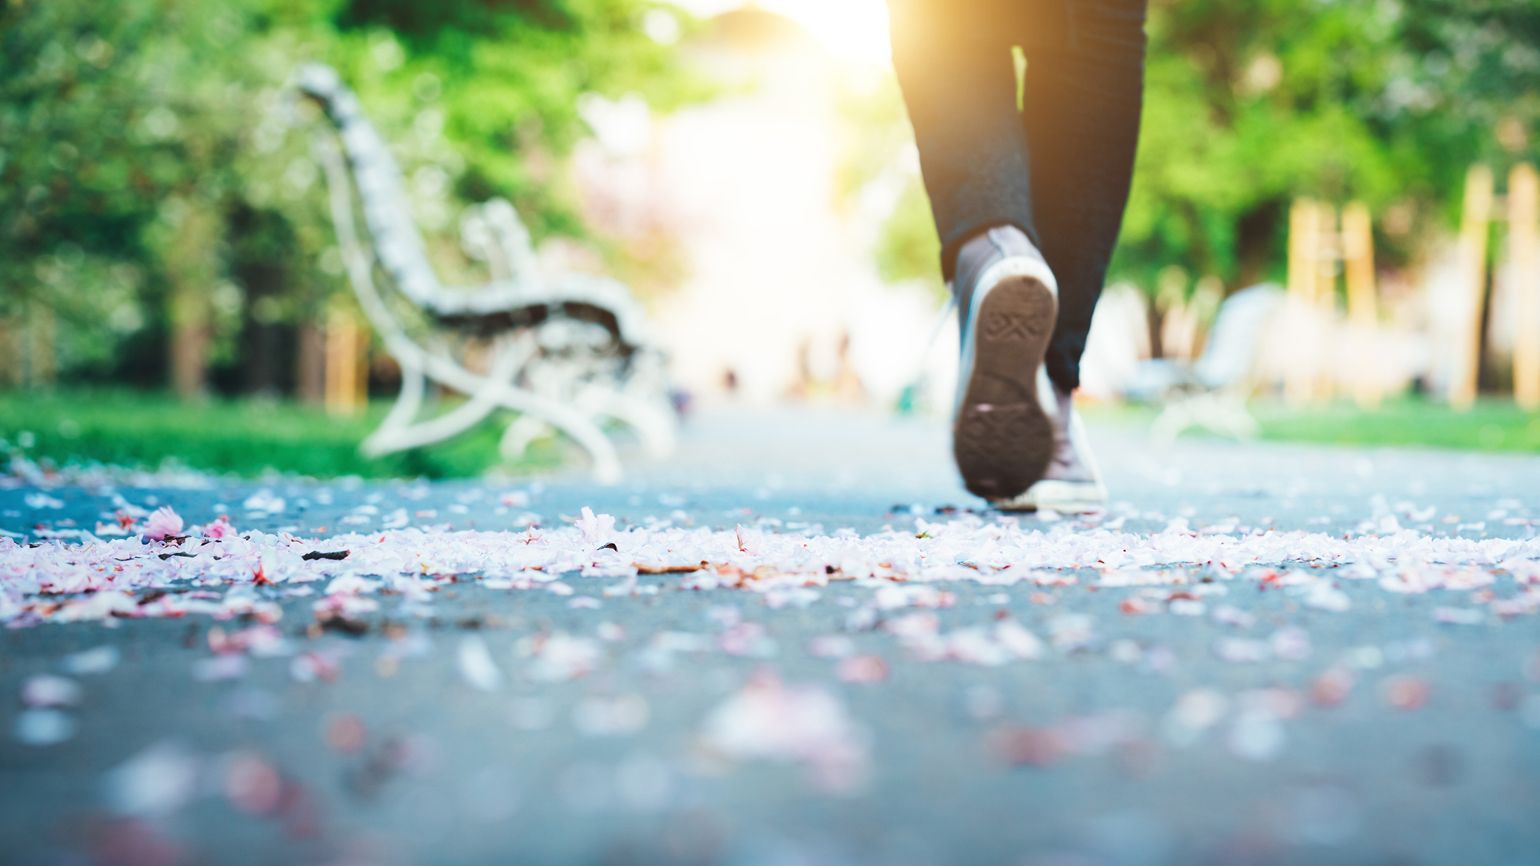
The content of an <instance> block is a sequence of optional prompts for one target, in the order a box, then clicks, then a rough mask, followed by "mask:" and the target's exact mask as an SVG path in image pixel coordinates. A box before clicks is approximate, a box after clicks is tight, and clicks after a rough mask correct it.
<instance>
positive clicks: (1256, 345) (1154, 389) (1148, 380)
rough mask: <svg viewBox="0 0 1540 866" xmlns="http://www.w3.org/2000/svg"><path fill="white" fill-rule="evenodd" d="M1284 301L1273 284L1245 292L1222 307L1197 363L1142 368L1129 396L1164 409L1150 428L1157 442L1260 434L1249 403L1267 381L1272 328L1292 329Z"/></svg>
mask: <svg viewBox="0 0 1540 866" xmlns="http://www.w3.org/2000/svg"><path fill="white" fill-rule="evenodd" d="M1285 300H1286V297H1285V293H1284V291H1283V289H1282V288H1280V287H1278V286H1276V285H1272V284H1270V283H1263V284H1261V285H1256V286H1251V287H1250V288H1246V289H1242V290H1240V291H1238V292H1236V293H1235V294H1233V295H1231V296H1230V297H1228V298H1226V299H1225V300H1224V302H1223V303H1222V304H1220V305H1219V312H1218V313H1217V314H1216V315H1215V316H1214V324H1213V326H1212V327H1211V328H1210V329H1209V332H1208V339H1207V340H1206V341H1205V343H1204V346H1203V352H1202V354H1200V355H1199V356H1198V358H1197V359H1196V360H1194V361H1192V362H1191V363H1183V362H1173V361H1169V360H1164V359H1162V360H1154V361H1146V362H1145V363H1144V364H1143V365H1142V366H1141V369H1140V370H1139V372H1138V374H1137V375H1136V376H1135V378H1134V382H1133V383H1132V384H1131V385H1130V386H1129V387H1128V388H1127V389H1126V391H1125V393H1126V395H1127V396H1128V397H1130V398H1132V399H1135V400H1140V401H1150V402H1158V403H1160V404H1162V408H1161V412H1160V415H1159V416H1157V417H1156V419H1155V421H1154V422H1153V424H1152V425H1151V430H1150V432H1151V435H1152V436H1153V437H1154V438H1156V439H1158V440H1165V441H1169V440H1172V439H1175V438H1176V437H1177V436H1180V435H1181V434H1182V432H1183V431H1185V430H1187V429H1189V428H1192V427H1200V428H1204V429H1207V430H1210V431H1213V432H1215V433H1220V434H1223V435H1228V436H1234V437H1236V438H1242V439H1244V438H1250V437H1252V436H1255V435H1256V433H1257V422H1256V419H1255V418H1253V417H1252V415H1251V412H1250V411H1249V410H1248V409H1247V406H1246V404H1247V403H1248V402H1249V400H1250V398H1251V395H1252V392H1253V391H1254V390H1256V388H1257V385H1258V382H1259V379H1261V378H1262V377H1261V375H1260V373H1261V371H1262V367H1263V362H1264V355H1265V352H1266V348H1267V347H1266V343H1267V342H1268V339H1267V338H1268V334H1267V331H1268V328H1269V327H1272V328H1283V329H1287V328H1288V327H1289V323H1288V322H1287V321H1285V316H1284V315H1283V314H1284V312H1285Z"/></svg>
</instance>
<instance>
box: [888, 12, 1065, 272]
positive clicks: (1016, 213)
mask: <svg viewBox="0 0 1540 866" xmlns="http://www.w3.org/2000/svg"><path fill="white" fill-rule="evenodd" d="M1055 2H1058V0H1055ZM1021 5H1022V0H889V3H888V8H889V12H890V14H891V17H892V31H891V32H892V40H893V65H894V69H895V70H896V71H897V73H898V80H899V84H900V86H901V87H902V89H903V94H904V102H905V104H906V106H907V107H908V109H909V120H910V124H911V125H912V126H913V127H914V138H915V144H916V145H917V146H918V147H919V151H920V170H921V173H922V174H923V176H924V180H925V190H926V192H927V193H928V194H929V196H930V206H931V212H932V214H933V215H934V217H935V221H936V231H937V233H938V235H939V236H940V238H941V246H942V256H941V260H942V271H943V274H944V276H945V278H946V279H947V280H948V281H950V280H951V279H952V277H953V274H954V271H955V269H956V262H957V251H958V249H959V248H960V247H961V246H962V244H963V243H965V242H966V241H968V240H969V239H970V238H973V237H975V236H978V235H980V234H982V233H983V232H984V231H985V230H987V229H989V228H991V227H993V226H1000V225H1014V226H1016V227H1018V228H1020V229H1021V230H1022V231H1024V232H1026V234H1027V235H1028V237H1030V238H1032V239H1033V240H1034V241H1036V240H1037V236H1036V229H1035V228H1034V226H1033V218H1032V201H1033V198H1032V191H1031V187H1030V185H1029V181H1028V175H1027V149H1026V141H1025V131H1024V129H1023V125H1022V123H1021V117H1020V113H1019V112H1018V110H1017V102H1016V96H1017V92H1016V71H1015V61H1014V60H1013V58H1012V56H1011V47H1012V45H1013V44H1014V42H1015V39H1014V37H1013V35H1012V31H1013V29H1015V26H1016V22H1015V21H1014V20H1005V21H1002V20H1000V18H1001V16H1002V15H1006V16H1008V18H1009V19H1019V18H1021V9H1020V8H1019V7H1020V6H1021Z"/></svg>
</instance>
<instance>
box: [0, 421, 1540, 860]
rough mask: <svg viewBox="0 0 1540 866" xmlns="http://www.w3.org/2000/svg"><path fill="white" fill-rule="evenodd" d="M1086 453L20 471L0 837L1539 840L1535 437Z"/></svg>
mask: <svg viewBox="0 0 1540 866" xmlns="http://www.w3.org/2000/svg"><path fill="white" fill-rule="evenodd" d="M1092 439H1093V441H1095V442H1096V443H1097V445H1098V446H1099V450H1098V454H1099V456H1100V457H1101V459H1102V463H1103V469H1104V474H1105V475H1106V476H1107V479H1108V482H1109V485H1110V487H1111V488H1112V490H1113V494H1114V503H1113V505H1112V507H1111V508H1109V509H1108V511H1107V512H1106V513H1105V514H1102V515H1098V516H1095V517H1092V518H1086V519H1081V518H1070V517H1067V516H1058V515H1051V514H1050V515H1042V516H1036V517H1033V516H1025V517H1007V516H1001V515H995V514H991V513H988V512H985V511H975V510H972V509H973V508H974V503H972V502H971V501H970V499H969V497H968V496H967V494H966V493H965V492H964V491H963V490H962V489H961V486H960V485H959V483H958V482H957V480H956V478H955V477H954V475H953V471H952V469H951V463H950V458H949V455H948V449H947V442H946V438H945V429H944V426H943V425H942V424H941V423H939V422H935V421H931V420H893V419H886V418H878V417H873V416H867V415H860V414H844V413H836V412H817V411H802V412H789V411H788V412H763V413H750V412H717V413H709V414H706V415H704V416H702V417H699V418H697V419H695V420H694V421H693V422H692V423H691V424H690V425H689V427H687V428H686V430H685V431H684V441H683V443H682V447H681V449H680V452H679V454H678V455H677V456H676V457H675V458H672V459H670V460H669V461H666V462H663V463H658V464H655V465H640V466H637V467H636V468H635V469H634V471H633V472H632V473H631V475H630V476H628V478H627V480H626V481H625V482H624V483H622V484H620V485H617V486H613V487H596V486H594V485H592V484H591V483H589V482H588V481H587V480H586V479H584V478H583V477H582V476H581V475H580V474H577V473H572V474H562V475H555V476H551V477H548V478H542V479H535V480H530V479H520V480H510V481H486V482H474V483H472V482H463V483H442V484H427V483H421V482H399V483H378V484H376V483H362V482H356V481H334V482H316V481H306V480H294V479H287V478H274V479H268V480H265V481H260V482H251V481H223V480H219V479H198V478H196V477H187V476H178V477H166V478H159V477H139V476H130V475H114V474H111V473H94V474H93V473H86V474H84V475H80V476H71V477H63V478H41V477H35V476H29V475H27V474H26V473H13V475H12V476H11V477H10V478H9V479H8V480H6V481H3V482H0V530H3V531H4V533H5V534H4V535H3V536H0V622H3V624H4V625H5V626H6V628H4V629H3V630H0V862H3V863H16V864H77V863H78V864H95V863H100V864H173V863H219V864H224V863H232V864H247V863H250V864H266V863H275V864H277V863H282V864H311V863H317V864H321V863H331V864H343V863H350V864H351V863H357V864H461V863H464V864H481V863H488V864H492V863H496V864H502V863H521V864H522V863H606V864H628V863H639V864H640V863H692V864H719V863H720V864H756V866H757V864H766V866H769V864H777V866H778V864H916V866H918V864H1166V863H1170V864H1211V863H1212V864H1225V863H1237V864H1251V863H1343V864H1364V863H1371V864H1442V863H1448V864H1527V863H1535V862H1540V853H1537V852H1540V820H1537V817H1536V816H1537V814H1540V620H1537V618H1536V612H1537V610H1540V541H1537V540H1536V534H1537V531H1536V527H1537V524H1540V494H1537V493H1536V491H1537V490H1540V461H1537V460H1535V459H1533V458H1525V457H1500V456H1485V455H1471V454H1457V453H1449V452H1428V451H1409V450H1400V451H1383V452H1379V451H1364V450H1349V449H1331V448H1314V447H1309V448H1307V447H1291V446H1277V445H1261V444H1243V443H1232V442H1221V441H1208V440H1203V441H1197V440H1194V441H1183V442H1180V443H1178V444H1176V445H1172V446H1162V447H1156V446H1153V445H1151V444H1150V443H1149V442H1147V441H1146V440H1145V438H1144V437H1143V435H1142V434H1140V433H1139V432H1137V431H1131V430H1127V429H1095V428H1093V430H1092ZM162 506H169V508H170V509H172V510H173V511H174V512H175V514H176V517H177V519H179V520H180V521H181V524H180V525H178V524H177V523H175V522H174V521H173V520H172V518H171V517H170V515H168V514H166V513H164V512H163V513H162V514H161V515H160V516H158V517H157V516H156V515H155V513H154V512H155V510H156V509H157V508H160V507H162ZM585 508H586V509H588V512H587V513H585V512H584V509H585ZM220 515H226V516H227V517H228V521H227V522H226V521H216V518H217V517H219V516H220ZM611 518H613V521H612V520H611ZM211 522H216V523H218V524H221V525H219V526H216V527H215V528H212V529H211V528H209V527H210V524H211ZM473 530H474V531H473ZM115 533H118V534H115ZM146 535H153V536H166V537H167V538H166V539H159V538H158V539H155V540H147V539H145V538H144V536H146Z"/></svg>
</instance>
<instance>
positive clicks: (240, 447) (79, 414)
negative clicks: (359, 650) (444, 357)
mask: <svg viewBox="0 0 1540 866" xmlns="http://www.w3.org/2000/svg"><path fill="white" fill-rule="evenodd" d="M386 408H387V407H385V406H383V405H376V406H373V407H371V408H370V409H369V411H368V412H367V413H365V414H363V415H359V416H357V417H352V418H346V417H344V418H338V417H334V416H331V415H327V414H325V413H324V412H321V411H320V410H317V409H311V408H307V407H303V406H298V405H295V404H293V403H287V402H279V401H245V402H224V401H212V402H208V403H201V404H185V403H181V402H178V401H176V400H174V399H172V398H170V397H167V396H163V395H160V394H153V393H141V392H130V391H60V392H53V393H44V394H28V395H21V394H16V393H0V456H3V454H4V453H6V452H7V451H9V450H11V449H16V450H17V453H19V454H21V455H22V456H25V457H29V458H31V459H33V460H46V461H50V462H52V463H54V464H58V465H70V464H79V465H95V464H103V465H110V466H130V467H143V468H151V469H153V468H156V467H159V466H161V465H162V464H163V463H165V462H167V461H173V462H174V463H176V464H177V465H180V466H186V467H190V468H193V469H201V470H204V471H208V472H217V473H232V474H236V475H244V476H256V475H261V474H264V473H266V472H269V471H272V470H275V469H277V470H281V471H283V472H286V473H289V474H296V475H309V476H314V477H318V478H330V477H338V476H346V475H357V476H361V477H366V478H399V477H419V476H420V477H425V478H470V477H477V476H481V475H484V474H485V473H486V472H487V471H489V470H492V469H497V470H499V471H503V472H512V473H519V472H530V471H534V470H537V469H541V468H550V467H551V466H553V465H555V462H556V454H555V452H554V451H552V450H549V449H548V448H545V447H537V448H536V449H535V450H534V452H533V453H532V454H531V455H530V456H529V457H527V458H526V459H524V460H522V461H521V462H519V463H517V464H507V463H502V462H500V460H499V458H498V449H497V440H498V437H499V436H500V431H499V429H498V427H497V426H495V425H489V424H483V425H481V426H480V427H477V428H476V429H475V430H472V431H470V432H469V433H467V434H465V435H463V436H460V437H457V438H455V439H453V440H451V441H449V442H444V443H441V444H438V445H434V446H431V447H429V448H419V449H414V450H412V451H406V452H401V453H397V454H391V455H387V456H385V457H381V458H377V459H372V458H366V457H364V456H363V455H362V454H360V453H359V451H358V443H359V441H360V440H362V439H363V437H364V436H366V435H368V433H369V432H370V431H371V430H373V429H374V428H375V426H377V425H378V424H379V421H380V419H381V418H383V417H384V415H385V411H386ZM19 443H25V445H26V447H24V448H21V447H19Z"/></svg>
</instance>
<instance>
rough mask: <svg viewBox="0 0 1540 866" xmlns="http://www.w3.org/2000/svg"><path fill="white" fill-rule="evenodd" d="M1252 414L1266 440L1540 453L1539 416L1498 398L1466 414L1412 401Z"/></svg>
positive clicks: (1272, 407) (1267, 408) (1266, 407)
mask: <svg viewBox="0 0 1540 866" xmlns="http://www.w3.org/2000/svg"><path fill="white" fill-rule="evenodd" d="M1253 414H1255V415H1256V418H1257V421H1258V422H1260V424H1261V426H1262V438H1264V439H1279V440H1290V441H1295V442H1328V443H1334V444H1341V445H1391V446H1423V447H1432V448H1460V449H1466V450H1474V451H1512V452H1521V453H1529V454H1540V413H1536V412H1526V411H1524V410H1523V409H1520V408H1519V407H1518V406H1516V405H1514V404H1513V403H1510V402H1500V401H1496V400H1494V401H1490V402H1482V403H1478V404H1477V405H1476V406H1475V407H1473V408H1472V409H1470V410H1469V411H1467V412H1456V411H1454V410H1453V409H1450V408H1449V407H1448V406H1446V405H1443V404H1440V403H1433V402H1429V401H1426V400H1416V399H1402V400H1395V401H1392V402H1387V403H1385V404H1384V405H1382V406H1380V407H1379V408H1376V409H1359V408H1358V407H1356V406H1353V405H1351V404H1330V405H1325V406H1320V407H1311V408H1305V409H1291V408H1288V407H1286V406H1282V405H1279V404H1276V403H1259V404H1257V405H1256V406H1254V407H1253Z"/></svg>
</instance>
